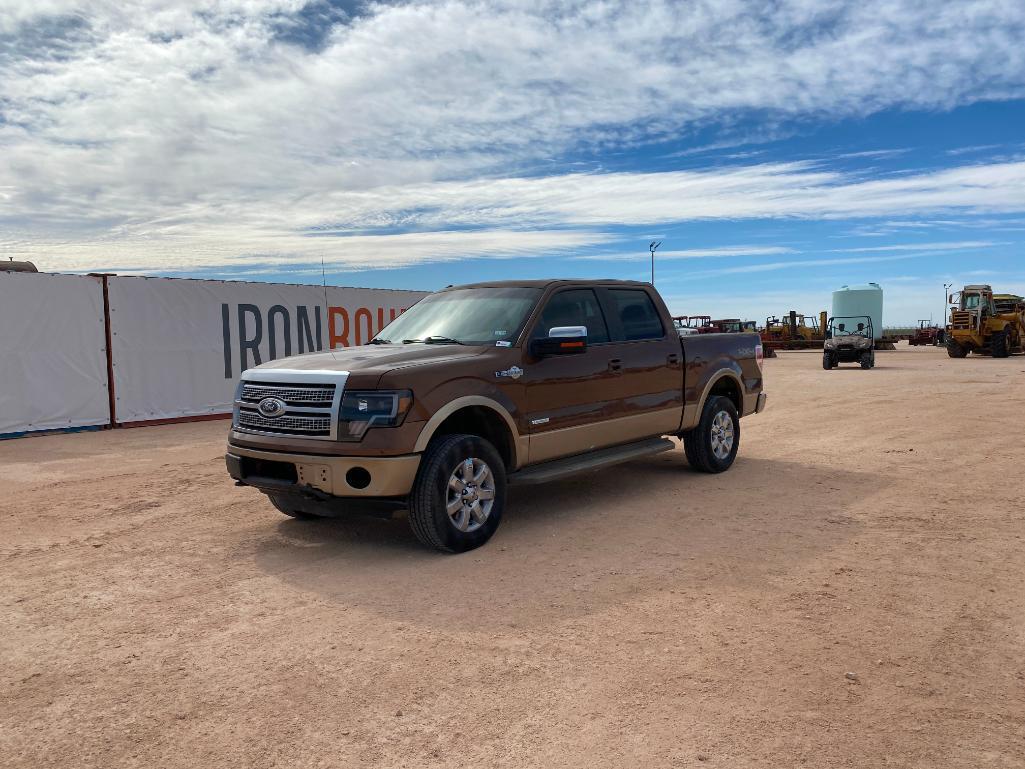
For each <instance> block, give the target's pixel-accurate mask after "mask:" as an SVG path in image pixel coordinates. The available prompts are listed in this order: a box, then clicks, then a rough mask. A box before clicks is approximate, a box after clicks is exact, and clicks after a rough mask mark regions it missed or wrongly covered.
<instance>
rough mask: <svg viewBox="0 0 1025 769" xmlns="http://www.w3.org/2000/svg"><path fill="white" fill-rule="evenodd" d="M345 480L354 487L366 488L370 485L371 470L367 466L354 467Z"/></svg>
mask: <svg viewBox="0 0 1025 769" xmlns="http://www.w3.org/2000/svg"><path fill="white" fill-rule="evenodd" d="M345 482H346V483H347V484H349V485H350V486H352V488H354V489H365V488H366V487H367V486H369V485H370V471H369V470H367V469H366V468H365V467H353V468H350V469H349V472H347V473H346V474H345Z"/></svg>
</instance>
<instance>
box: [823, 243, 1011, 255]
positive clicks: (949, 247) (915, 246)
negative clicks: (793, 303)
mask: <svg viewBox="0 0 1025 769" xmlns="http://www.w3.org/2000/svg"><path fill="white" fill-rule="evenodd" d="M1001 245H1006V244H1005V243H997V242H995V241H992V240H960V241H952V242H944V243H895V244H892V245H889V246H862V247H859V248H833V249H830V250H831V251H833V252H835V253H856V252H863V251H971V250H976V249H979V248H991V247H992V246H1001Z"/></svg>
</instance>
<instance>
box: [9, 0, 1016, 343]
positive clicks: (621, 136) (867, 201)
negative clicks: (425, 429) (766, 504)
mask: <svg viewBox="0 0 1025 769" xmlns="http://www.w3.org/2000/svg"><path fill="white" fill-rule="evenodd" d="M8 8H9V10H8ZM85 8H88V10H84V9H85ZM1023 39H1025V5H1021V4H1015V3H1005V2H1000V1H999V0H978V1H973V2H967V1H966V2H950V3H943V4H928V3H920V2H911V1H910V0H909V1H907V2H904V1H902V0H890V1H889V2H874V1H873V0H866V1H865V2H858V3H844V2H828V1H823V2H814V3H812V2H803V1H802V0H791V1H790V2H768V1H766V2H754V1H750V2H741V1H739V0H736V1H734V0H730V1H726V0H724V1H723V2H715V3H707V4H702V3H667V2H629V3H628V2H623V3H616V2H608V3H600V4H599V3H594V2H592V3H579V4H578V3H572V2H562V3H546V2H541V1H539V0H529V1H528V0H523V1H522V2H518V1H517V0H508V1H503V2H497V1H496V2H492V3H486V4H482V3H462V2H443V3H442V2H438V3H431V4H423V3H382V4H365V3H358V2H344V3H333V2H326V1H325V0H317V1H316V2H306V1H305V0H225V1H222V2H213V1H212V0H210V1H209V2H198V3H189V4H183V3H170V2H162V1H161V0H139V1H138V2H134V3H120V2H119V3H115V2H113V1H111V2H109V3H108V2H99V3H90V4H88V6H84V5H82V4H80V3H71V2H62V1H61V0H50V1H49V2H45V3H39V2H32V3H28V2H24V3H22V2H20V1H19V0H15V1H14V2H13V3H8V4H7V5H5V10H4V11H3V12H0V74H2V77H0V255H4V256H13V257H15V258H30V259H33V260H34V261H36V262H37V263H39V265H40V266H41V267H42V268H44V269H51V270H56V271H98V270H102V271H120V272H131V273H145V274H156V275H176V276H190V277H216V278H239V279H249V280H267V281H286V282H319V281H320V279H321V270H322V265H323V270H324V272H325V273H326V277H327V280H328V281H329V282H331V283H335V284H341V285H358V286H374V287H397V288H415V289H434V288H439V287H441V286H445V285H448V284H450V283H462V282H470V281H477V280H488V279H497V278H510V277H524V278H537V277H562V276H566V277H573V276H582V277H584V276H586V277H622V278H630V279H639V280H646V279H647V278H648V276H649V267H648V258H647V244H648V242H649V241H651V240H652V239H658V240H661V241H662V246H661V249H660V251H659V256H658V261H657V266H656V284H657V286H658V287H659V289H660V290H661V291H662V292H663V294H664V295H665V296H666V298H667V300H668V301H669V303H670V307H671V309H673V310H674V311H677V312H680V313H691V314H699V313H707V314H711V315H716V316H740V317H746V318H756V319H757V318H764V317H765V316H766V315H768V314H780V313H782V312H785V311H787V310H790V309H796V310H798V311H804V312H813V311H814V312H817V311H818V310H820V309H828V300H829V294H830V292H831V291H832V290H833V289H835V288H837V287H839V286H840V285H843V284H855V283H863V282H867V281H876V282H879V283H880V284H882V285H883V287H884V290H885V292H886V309H885V321H886V322H887V323H888V324H891V323H892V324H897V323H905V322H910V321H914V320H917V319H918V318H927V317H933V318H938V317H939V315H940V313H941V312H942V309H943V305H942V299H943V297H942V290H943V289H942V286H943V284H944V283H954V284H956V285H960V284H962V283H969V282H990V283H992V284H993V285H994V286H995V287H997V288H999V289H1001V290H1007V291H1016V292H1018V293H1025V249H1023V245H1025V46H1023V45H1022V44H1021V41H1022V40H1023Z"/></svg>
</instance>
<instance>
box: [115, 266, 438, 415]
mask: <svg viewBox="0 0 1025 769" xmlns="http://www.w3.org/2000/svg"><path fill="white" fill-rule="evenodd" d="M108 286H109V288H108V292H109V301H110V326H111V334H112V336H111V349H112V355H113V367H114V385H115V386H114V393H115V395H116V401H115V415H116V420H117V422H118V423H121V424H123V423H127V422H142V421H149V420H156V419H176V418H182V417H195V416H204V415H211V414H224V413H228V412H230V411H231V406H232V399H233V398H234V394H235V384H236V382H237V381H238V377H239V374H240V373H241V372H242V371H244V370H245V369H247V368H250V367H252V366H255V365H257V364H259V363H266V362H267V361H269V360H274V359H275V358H282V357H285V356H287V355H294V354H297V353H302V352H311V351H313V350H323V349H330V348H335V347H349V346H354V345H360V344H365V343H366V342H367V341H369V340H370V338H371V337H372V336H373V335H374V334H376V333H377V332H378V331H380V330H381V328H382V327H384V326H385V325H387V324H388V323H389V322H391V320H392V319H394V318H395V317H396V316H397V315H398V314H399V313H401V312H402V311H403V310H405V309H406V308H408V307H410V306H412V305H413V304H414V303H415V302H417V301H418V300H419V299H420V298H421V297H423V296H424V295H425V294H424V292H419V291H393V290H387V289H365V288H336V287H331V286H328V287H327V289H326V290H325V289H324V287H322V286H300V285H288V284H281V283H242V282H235V281H215V280H183V279H178V278H143V277H120V276H119V277H110V278H108ZM325 299H326V301H325Z"/></svg>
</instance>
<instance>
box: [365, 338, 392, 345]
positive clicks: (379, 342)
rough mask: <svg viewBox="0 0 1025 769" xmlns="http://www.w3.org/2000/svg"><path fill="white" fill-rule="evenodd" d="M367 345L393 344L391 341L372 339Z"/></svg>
mask: <svg viewBox="0 0 1025 769" xmlns="http://www.w3.org/2000/svg"><path fill="white" fill-rule="evenodd" d="M367 344H391V339H371V340H370V341H369V342H367Z"/></svg>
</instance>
